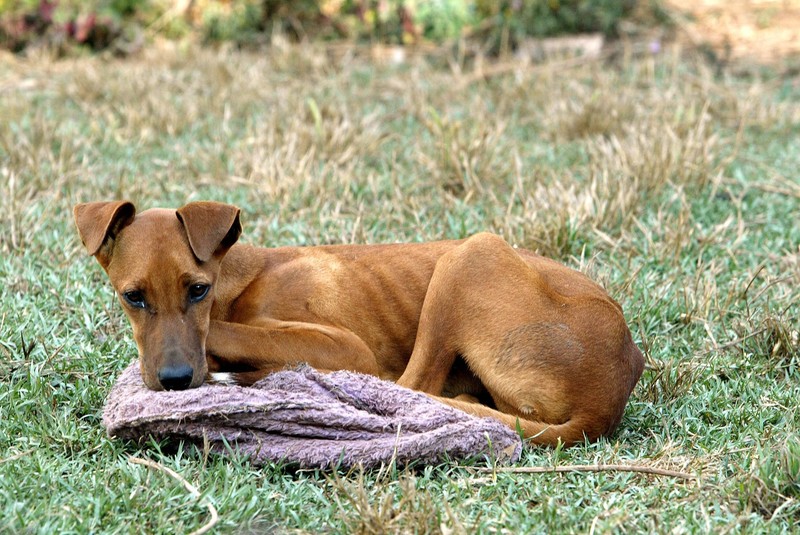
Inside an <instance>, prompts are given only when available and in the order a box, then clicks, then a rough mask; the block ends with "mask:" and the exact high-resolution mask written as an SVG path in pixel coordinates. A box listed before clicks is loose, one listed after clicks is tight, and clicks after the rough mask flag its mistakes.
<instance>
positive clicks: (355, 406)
mask: <svg viewBox="0 0 800 535" xmlns="http://www.w3.org/2000/svg"><path fill="white" fill-rule="evenodd" d="M103 424H104V425H105V427H106V429H107V431H108V434H109V435H110V436H115V437H119V438H127V439H141V438H144V437H148V436H153V437H156V438H176V439H187V440H190V441H193V442H197V443H202V442H203V441H204V439H205V440H207V441H208V442H209V444H210V447H211V450H212V451H215V452H218V453H223V454H228V453H229V452H231V451H238V452H239V453H241V454H244V455H246V456H249V458H250V460H251V461H252V462H253V463H254V464H257V465H260V464H264V463H267V462H270V461H273V462H284V463H287V464H290V465H296V466H301V467H320V468H331V467H336V466H341V467H343V468H347V467H351V466H354V465H357V464H361V465H363V466H365V467H370V466H378V465H380V464H382V463H389V462H391V461H392V460H393V459H394V460H395V461H396V462H397V463H398V464H400V465H404V464H407V463H409V462H411V461H418V462H419V463H437V462H441V461H443V460H445V459H448V458H449V459H462V458H467V457H474V456H480V455H485V456H487V457H488V458H490V459H496V460H498V461H501V462H510V461H516V460H517V459H518V458H519V455H520V450H521V445H522V443H521V440H520V438H519V436H518V435H517V434H516V433H515V432H514V431H512V430H511V429H509V428H507V427H506V426H504V425H503V424H501V423H500V422H498V421H496V420H493V419H490V418H476V417H474V416H471V415H469V414H466V413H464V412H462V411H459V410H457V409H454V408H451V407H449V406H446V405H443V404H441V403H439V402H437V401H435V400H433V399H431V398H429V397H428V396H426V395H424V394H421V393H419V392H414V391H412V390H409V389H407V388H403V387H401V386H398V385H396V384H394V383H391V382H388V381H382V380H381V379H378V378H376V377H373V376H369V375H362V374H358V373H353V372H334V373H328V374H324V373H320V372H318V371H316V370H314V369H312V368H310V367H308V366H303V367H300V368H297V369H294V370H286V371H281V372H278V373H273V374H272V375H269V376H267V377H266V378H264V379H262V380H261V381H259V382H257V383H256V384H255V385H253V386H251V387H241V386H235V385H220V384H204V385H203V386H201V387H200V388H194V389H190V390H182V391H168V392H154V391H152V390H149V389H148V388H147V387H146V386H145V385H144V383H143V382H142V378H141V375H140V373H139V366H138V363H137V362H134V363H133V364H132V365H131V366H129V367H128V368H127V369H126V370H125V371H124V372H123V373H122V375H121V376H120V377H119V379H118V380H117V383H116V384H115V385H114V387H113V388H112V390H111V393H110V394H109V396H108V399H107V400H106V406H105V410H104V412H103Z"/></svg>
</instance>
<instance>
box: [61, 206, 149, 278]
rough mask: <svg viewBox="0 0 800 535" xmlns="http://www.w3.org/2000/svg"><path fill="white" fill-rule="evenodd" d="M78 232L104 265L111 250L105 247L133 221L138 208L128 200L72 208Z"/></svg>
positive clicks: (90, 250) (85, 244) (88, 248)
mask: <svg viewBox="0 0 800 535" xmlns="http://www.w3.org/2000/svg"><path fill="white" fill-rule="evenodd" d="M72 213H73V215H74V216H75V224H76V225H77V226H78V234H80V237H81V241H82V242H83V245H84V246H85V247H86V250H87V251H88V252H89V254H90V255H92V256H94V257H96V258H97V260H98V261H99V262H100V264H101V265H102V266H103V267H106V266H107V265H108V261H109V258H110V251H109V250H107V249H104V248H103V245H106V244H108V243H109V242H110V241H112V240H113V239H114V237H116V235H117V233H119V231H120V230H121V229H122V228H123V227H124V226H125V225H127V224H128V223H130V222H131V221H133V217H134V216H135V215H136V208H135V207H134V206H133V203H131V202H128V201H110V202H87V203H81V204H78V205H76V206H75V208H73V210H72Z"/></svg>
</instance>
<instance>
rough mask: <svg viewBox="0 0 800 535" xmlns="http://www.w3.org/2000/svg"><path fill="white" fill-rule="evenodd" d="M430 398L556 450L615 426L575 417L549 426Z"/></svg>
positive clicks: (476, 405) (482, 407)
mask: <svg viewBox="0 0 800 535" xmlns="http://www.w3.org/2000/svg"><path fill="white" fill-rule="evenodd" d="M433 397H435V398H436V399H437V400H439V401H441V402H442V403H445V404H446V405H450V406H451V407H455V408H456V409H460V410H462V411H464V412H466V413H469V414H472V415H474V416H478V417H482V418H494V419H495V420H500V421H501V422H502V423H504V424H506V425H507V426H508V427H510V428H511V429H514V430H515V431H519V432H521V434H522V437H523V438H524V439H525V440H527V441H528V442H530V443H532V444H539V445H542V446H556V445H558V443H559V442H561V443H562V444H564V445H567V446H569V445H573V444H579V443H583V442H585V441H586V440H589V441H594V440H597V439H598V438H599V437H600V436H602V435H605V434H607V433H610V432H611V431H613V430H614V428H616V424H617V423H618V422H614V423H613V424H612V425H610V426H609V425H605V426H598V425H597V424H596V423H594V422H591V421H590V420H588V419H585V418H580V417H575V418H570V419H569V420H567V421H566V422H563V423H559V424H550V423H546V422H539V421H536V420H527V419H525V418H522V417H519V416H514V415H512V414H506V413H504V412H500V411H498V410H496V409H492V408H490V407H487V406H486V405H482V404H480V403H471V402H468V401H462V400H458V399H452V398H444V397H438V396H433Z"/></svg>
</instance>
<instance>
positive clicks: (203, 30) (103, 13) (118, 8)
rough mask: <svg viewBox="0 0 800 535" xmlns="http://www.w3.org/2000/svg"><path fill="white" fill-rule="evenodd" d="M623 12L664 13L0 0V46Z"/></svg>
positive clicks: (417, 36) (595, 5)
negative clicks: (154, 36)
mask: <svg viewBox="0 0 800 535" xmlns="http://www.w3.org/2000/svg"><path fill="white" fill-rule="evenodd" d="M631 17H638V18H640V19H641V18H648V17H650V18H652V19H654V20H659V21H661V22H664V21H666V20H667V18H668V17H666V12H665V11H664V10H663V9H662V8H661V7H660V3H658V2H657V1H656V0H640V1H638V2H637V1H636V0H601V1H588V0H558V1H552V0H503V1H500V2H495V1H488V0H436V1H423V0H298V1H286V0H195V1H175V0H89V1H77V0H0V46H5V47H7V48H10V49H12V50H17V51H19V50H22V49H24V48H25V47H27V46H29V45H31V44H38V43H41V42H42V41H44V42H46V43H48V44H49V45H51V46H52V45H53V44H57V45H59V46H65V45H73V46H76V45H77V46H79V45H84V46H86V47H89V48H92V49H95V50H97V49H104V48H107V47H111V48H112V49H113V50H115V51H116V52H125V51H128V50H130V49H131V47H138V46H140V45H141V41H143V39H144V37H146V36H150V37H152V36H153V35H159V36H165V37H168V38H179V37H186V36H188V35H194V36H197V37H199V39H201V40H202V41H205V42H223V41H229V42H233V43H237V44H240V45H254V44H259V43H265V42H268V41H269V40H270V39H271V38H272V36H273V35H276V34H277V35H279V36H281V37H286V36H288V37H290V38H292V39H294V40H309V39H324V40H330V39H347V40H351V41H369V42H373V43H375V42H378V43H386V44H405V45H413V44H421V43H439V44H441V43H447V42H452V41H455V40H457V39H460V38H462V37H470V38H471V39H473V40H475V41H479V42H481V43H483V44H486V45H487V46H488V48H489V50H493V51H495V52H496V51H498V49H499V47H500V46H501V45H502V46H505V47H510V48H513V47H514V46H516V45H517V44H518V43H519V42H521V41H522V40H524V39H526V38H528V37H544V36H552V35H560V34H568V33H577V32H602V33H604V34H606V35H608V36H614V35H616V34H617V33H618V30H619V24H620V22H621V21H622V20H624V19H625V18H631Z"/></svg>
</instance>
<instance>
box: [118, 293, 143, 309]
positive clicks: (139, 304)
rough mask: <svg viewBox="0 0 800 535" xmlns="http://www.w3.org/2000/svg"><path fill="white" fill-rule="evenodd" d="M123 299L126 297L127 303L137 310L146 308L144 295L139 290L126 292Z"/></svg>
mask: <svg viewBox="0 0 800 535" xmlns="http://www.w3.org/2000/svg"><path fill="white" fill-rule="evenodd" d="M122 297H124V298H125V301H127V302H128V304H129V305H130V306H132V307H135V308H144V307H145V302H144V294H143V293H142V292H140V291H139V290H131V291H129V292H125V293H124V294H122Z"/></svg>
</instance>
